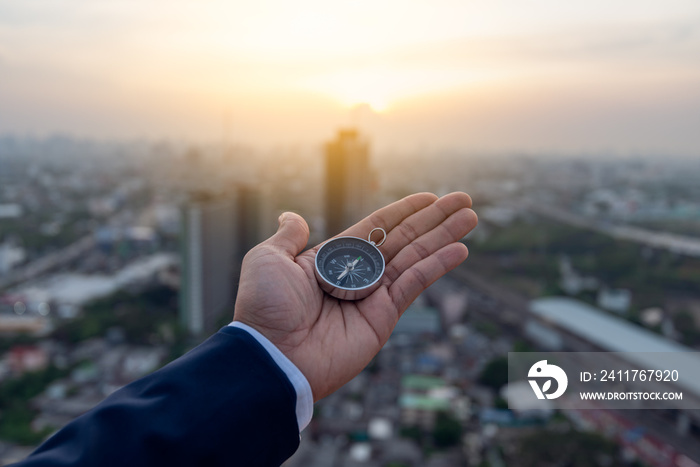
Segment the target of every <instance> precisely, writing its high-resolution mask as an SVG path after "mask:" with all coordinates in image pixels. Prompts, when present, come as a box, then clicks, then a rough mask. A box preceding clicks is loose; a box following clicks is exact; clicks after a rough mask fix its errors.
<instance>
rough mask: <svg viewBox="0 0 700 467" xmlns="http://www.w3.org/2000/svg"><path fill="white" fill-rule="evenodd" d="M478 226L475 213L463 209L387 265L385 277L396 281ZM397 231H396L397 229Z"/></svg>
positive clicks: (397, 255) (419, 238)
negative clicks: (417, 264) (413, 267)
mask: <svg viewBox="0 0 700 467" xmlns="http://www.w3.org/2000/svg"><path fill="white" fill-rule="evenodd" d="M476 224H477V217H476V214H475V213H474V211H472V210H471V209H469V208H462V209H460V210H459V211H457V212H455V213H453V214H452V215H450V217H448V218H447V219H445V221H443V222H442V223H440V224H439V225H438V226H437V227H435V228H434V229H432V230H430V231H429V232H427V233H425V234H423V235H421V236H420V237H418V238H417V239H415V240H413V241H412V242H411V243H409V244H408V245H407V246H406V247H404V248H403V249H402V250H401V251H400V252H398V253H397V254H396V256H394V258H393V259H392V260H391V261H390V262H389V263H388V264H387V266H386V271H385V273H384V274H385V276H386V278H387V279H389V280H390V281H392V282H393V281H395V280H396V279H398V277H399V276H400V275H401V274H402V273H403V272H404V271H405V270H407V269H408V268H410V267H411V266H413V265H414V264H416V263H417V262H419V261H421V260H423V259H425V258H427V257H428V256H430V255H431V254H433V253H435V252H436V251H438V250H439V249H441V248H443V247H444V246H446V245H449V244H450V243H454V242H457V241H459V240H460V239H461V238H463V237H464V236H465V235H467V234H468V233H469V232H470V231H471V230H472V229H473V228H474V227H476ZM395 230H396V229H395Z"/></svg>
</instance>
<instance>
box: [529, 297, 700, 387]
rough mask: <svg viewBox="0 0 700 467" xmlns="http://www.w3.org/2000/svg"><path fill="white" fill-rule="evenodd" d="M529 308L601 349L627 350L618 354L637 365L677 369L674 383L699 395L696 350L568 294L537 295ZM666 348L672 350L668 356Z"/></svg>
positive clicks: (699, 367) (699, 368)
mask: <svg viewBox="0 0 700 467" xmlns="http://www.w3.org/2000/svg"><path fill="white" fill-rule="evenodd" d="M530 311H531V312H532V313H533V314H535V315H537V316H539V317H540V318H542V319H544V320H545V321H548V322H550V323H552V324H554V325H555V326H557V327H559V328H560V329H563V330H565V331H567V332H569V333H571V334H574V335H576V336H578V337H580V338H582V339H585V340H586V341H588V342H590V343H592V344H594V345H596V346H597V347H600V348H601V349H602V350H604V351H607V352H627V353H625V354H623V355H621V357H623V358H624V359H626V360H627V361H628V362H629V363H631V364H633V365H634V366H635V367H637V368H639V369H659V370H678V372H679V374H680V378H679V380H678V382H677V383H676V384H677V385H679V386H682V387H684V388H685V389H687V390H689V391H690V392H692V393H693V395H695V396H696V397H700V353H699V352H697V351H696V350H694V349H691V348H689V347H686V346H684V345H681V344H679V343H677V342H675V341H672V340H670V339H667V338H665V337H663V336H661V335H659V334H656V333H653V332H651V331H648V330H646V329H644V328H642V327H641V326H637V325H635V324H632V323H630V322H628V321H626V320H624V319H622V318H618V317H615V316H612V315H610V314H609V313H606V312H604V311H602V310H599V309H598V308H595V307H592V306H590V305H588V304H586V303H583V302H580V301H578V300H574V299H572V298H565V297H546V298H539V299H536V300H533V301H531V302H530ZM667 352H674V355H673V357H672V359H671V358H669V356H668V355H664V353H667ZM671 362H672V363H671Z"/></svg>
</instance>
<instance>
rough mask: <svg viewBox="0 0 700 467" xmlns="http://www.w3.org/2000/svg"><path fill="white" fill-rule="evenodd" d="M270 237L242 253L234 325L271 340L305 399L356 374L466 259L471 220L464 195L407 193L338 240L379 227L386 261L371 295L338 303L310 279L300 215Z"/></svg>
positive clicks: (288, 217) (289, 216) (287, 216)
mask: <svg viewBox="0 0 700 467" xmlns="http://www.w3.org/2000/svg"><path fill="white" fill-rule="evenodd" d="M279 223H280V226H279V229H278V231H277V233H276V234H275V235H273V236H272V237H270V238H269V239H268V240H266V241H264V242H263V243H261V244H260V245H258V246H256V247H255V248H253V249H252V250H250V252H248V254H247V255H246V256H245V258H244V260H243V266H242V270H241V280H240V285H239V289H238V298H237V300H236V308H235V314H234V319H235V320H236V321H240V322H243V323H245V324H247V325H249V326H251V327H253V328H254V329H256V330H257V331H259V332H260V333H261V334H262V335H264V336H265V337H266V338H267V339H269V340H270V341H271V342H272V343H273V344H275V345H276V346H277V347H278V348H279V349H280V350H281V351H282V352H283V353H284V354H285V355H286V356H287V357H288V358H289V359H290V360H291V361H292V362H293V363H294V364H295V365H296V366H297V367H298V368H299V370H300V371H301V372H302V373H303V374H304V376H306V379H307V380H308V381H309V384H310V385H311V390H312V392H313V395H314V400H315V401H317V400H319V399H322V398H324V397H325V396H327V395H329V394H331V393H332V392H334V391H335V390H337V389H338V388H339V387H341V386H342V385H343V384H345V383H346V382H348V381H350V380H351V379H352V378H353V377H355V376H356V375H357V374H358V373H359V372H360V371H362V369H363V368H364V367H365V366H366V365H367V364H368V363H369V362H370V360H371V359H372V358H373V357H374V356H375V355H376V354H377V352H379V350H380V349H381V348H382V346H383V345H384V344H385V343H386V341H387V340H388V339H389V336H390V335H391V332H392V330H393V329H394V326H395V325H396V323H397V322H398V320H399V318H400V317H401V315H402V314H403V312H404V311H405V310H406V308H407V307H408V305H410V304H411V302H413V300H415V299H416V297H418V295H419V294H420V293H421V292H422V291H423V290H425V289H426V288H427V287H428V286H429V285H430V284H432V283H433V282H435V281H436V280H437V279H439V278H440V277H441V276H443V275H444V274H445V273H447V272H448V271H450V270H451V269H453V268H455V267H456V266H457V265H459V264H460V263H461V262H462V261H464V260H465V259H466V258H467V254H468V251H467V247H466V246H465V245H464V244H463V243H460V242H459V240H460V239H461V238H462V237H464V236H465V235H466V234H467V233H468V232H469V231H471V230H472V229H473V228H474V227H475V226H476V224H477V218H476V214H475V213H474V211H472V210H471V198H469V196H468V195H467V194H465V193H451V194H449V195H446V196H444V197H442V198H439V199H438V198H437V196H435V195H433V194H431V193H419V194H415V195H411V196H408V197H406V198H404V199H402V200H400V201H397V202H395V203H393V204H391V205H389V206H386V207H384V208H382V209H380V210H378V211H376V212H374V213H373V214H371V215H370V216H368V217H367V218H365V219H364V220H362V221H360V222H358V223H357V224H355V225H354V226H352V227H350V228H349V229H348V230H346V231H345V232H343V233H342V234H341V235H344V236H353V237H360V238H365V237H366V236H367V234H368V233H369V231H370V230H372V229H373V228H375V227H381V228H383V229H384V230H385V231H386V232H387V238H386V241H385V242H384V244H383V245H382V246H381V247H380V250H381V252H382V253H383V255H384V259H385V260H386V271H385V272H384V276H383V277H382V279H381V281H382V283H381V286H380V287H379V288H378V289H377V290H375V291H374V292H373V293H372V294H371V295H370V296H368V297H366V298H364V299H362V300H357V301H343V300H338V299H337V298H334V297H332V296H330V295H328V294H326V293H325V292H323V291H322V290H321V288H320V287H319V285H318V282H317V281H316V276H315V274H314V268H315V266H314V259H315V256H316V252H317V251H318V248H319V246H320V245H319V246H316V247H315V248H312V249H310V250H308V251H305V252H303V253H301V251H302V250H303V249H304V247H305V246H306V243H307V242H308V240H309V227H308V226H307V224H306V222H305V221H304V219H303V218H302V217H300V216H298V215H296V214H293V213H289V212H287V213H284V214H282V216H280V219H279Z"/></svg>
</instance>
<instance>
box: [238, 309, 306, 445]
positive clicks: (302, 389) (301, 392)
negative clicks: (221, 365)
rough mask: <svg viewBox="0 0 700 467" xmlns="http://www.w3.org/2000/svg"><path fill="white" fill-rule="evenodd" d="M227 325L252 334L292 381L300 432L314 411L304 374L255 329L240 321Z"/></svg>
mask: <svg viewBox="0 0 700 467" xmlns="http://www.w3.org/2000/svg"><path fill="white" fill-rule="evenodd" d="M229 326H233V327H234V328H239V329H243V330H244V331H247V332H248V334H250V335H251V336H253V337H254V338H255V340H257V341H258V342H259V343H260V345H262V346H263V347H264V348H265V350H267V353H269V354H270V357H272V359H273V360H274V361H275V363H276V364H277V366H279V367H280V369H281V370H282V371H283V372H284V374H285V375H287V378H288V379H289V382H290V383H292V386H293V387H294V391H296V393H297V406H296V414H297V423H298V424H299V432H301V431H302V430H303V429H304V428H306V426H307V425H308V424H309V422H311V416H312V415H313V413H314V396H313V393H312V392H311V386H310V385H309V382H308V381H307V379H306V377H305V376H304V374H303V373H302V372H301V371H300V370H299V368H297V367H296V365H294V363H292V361H291V360H290V359H288V358H287V357H286V356H285V355H284V354H283V353H282V351H281V350H280V349H278V348H277V347H276V346H275V344H273V343H272V342H270V341H269V340H268V339H267V337H265V336H263V335H262V334H260V333H259V332H258V331H256V330H255V329H253V328H251V327H250V326H248V325H247V324H243V323H241V322H240V321H234V322H232V323H231V324H229Z"/></svg>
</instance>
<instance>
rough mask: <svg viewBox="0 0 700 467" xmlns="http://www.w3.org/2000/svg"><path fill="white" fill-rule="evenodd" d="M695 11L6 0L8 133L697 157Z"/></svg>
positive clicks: (553, 5) (3, 59)
mask: <svg viewBox="0 0 700 467" xmlns="http://www.w3.org/2000/svg"><path fill="white" fill-rule="evenodd" d="M698 19H700V6H699V5H698V4H697V3H695V2H691V1H687V0H674V1H672V2H666V3H664V4H659V3H658V2H651V1H647V2H630V1H617V2H614V3H612V4H610V3H609V2H602V1H595V2H586V3H585V4H561V3H560V2H553V1H550V0H547V1H544V0H540V1H538V2H536V3H528V4H519V3H518V2H514V1H512V0H503V1H500V2H495V3H490V4H488V5H479V4H475V3H464V2H453V1H441V2H438V3H434V4H431V5H427V4H415V5H405V4H399V3H398V2H384V3H381V4H376V3H372V2H352V3H334V4H332V5H328V4H324V3H321V2H312V1H305V2H302V3H301V4H299V3H294V4H293V5H291V4H284V3H281V2H274V1H268V2H262V3H256V4H255V5H232V4H228V3H225V2H219V1H210V2H206V3H203V4H196V5H194V4H190V3H188V2H184V1H178V2H171V3H169V4H168V9H167V10H163V9H161V8H160V7H158V6H156V5H155V4H148V3H146V4H144V3H143V2H120V3H119V4H114V5H107V4H91V3H89V2H78V3H75V2H72V3H70V4H68V3H66V2H51V3H48V2H33V3H31V4H26V3H13V4H3V5H2V6H0V44H1V45H0V76H2V78H1V81H2V86H0V102H2V103H3V110H4V111H3V112H2V113H0V133H14V134H20V135H24V134H32V135H39V136H43V135H47V134H52V133H56V132H58V133H68V134H72V135H75V136H78V137H90V138H97V139H110V138H153V139H156V138H181V139H193V140H221V139H222V138H230V139H231V140H236V141H238V140H241V141H244V142H248V143H252V144H259V143H261V142H265V143H288V142H294V143H296V142H300V143H314V142H316V143H318V142H320V141H321V140H322V138H323V135H327V134H330V133H332V132H333V131H334V130H335V129H336V128H337V127H339V126H343V125H348V124H359V126H360V127H361V128H362V129H363V130H366V131H367V132H368V133H369V134H370V136H371V137H372V139H373V141H374V142H375V144H376V146H377V147H378V148H379V149H381V148H382V146H391V147H394V146H398V147H402V146H403V147H405V146H410V147H413V146H416V145H420V144H428V143H429V144H432V145H436V146H446V147H454V148H459V149H465V148H466V149H472V150H477V151H479V150H488V151H505V152H507V151H529V152H548V153H554V152H562V153H581V152H594V153H600V152H602V151H610V152H613V153H661V154H672V155H693V154H695V155H697V152H698V149H700V136H698V135H697V132H696V131H695V128H697V123H698V121H699V120H700V86H699V85H698V84H700V58H699V57H700V53H699V52H700V28H698V26H697V24H698ZM361 104H367V106H365V107H363V108H361V109H360V110H359V111H352V110H351V109H352V108H353V107H356V106H358V105H361ZM358 120H359V122H358Z"/></svg>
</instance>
